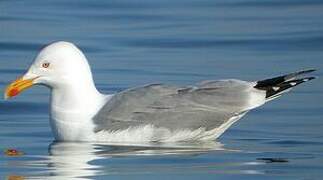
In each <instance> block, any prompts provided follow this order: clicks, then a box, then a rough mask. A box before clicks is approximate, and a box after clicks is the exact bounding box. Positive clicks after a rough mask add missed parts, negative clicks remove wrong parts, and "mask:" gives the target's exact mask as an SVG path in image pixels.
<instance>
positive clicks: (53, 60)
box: [5, 41, 94, 98]
mask: <svg viewBox="0 0 323 180" xmlns="http://www.w3.org/2000/svg"><path fill="white" fill-rule="evenodd" d="M33 84H42V85H45V86H48V87H50V88H52V89H56V88H58V89H59V88H66V87H69V86H70V87H72V86H73V87H74V88H82V87H85V86H87V87H88V86H92V85H93V78H92V73H91V70H90V66H89V64H88V62H87V59H86V57H85V56H84V54H83V53H82V52H81V51H80V50H79V49H78V48H77V47H76V46H75V45H74V44H72V43H69V42H64V41H59V42H54V43H52V44H49V45H48V46H46V47H45V48H43V49H42V50H41V51H40V52H39V54H38V55H37V57H36V58H35V60H34V62H33V64H32V65H31V66H30V68H29V70H28V71H27V73H26V74H25V75H24V76H22V77H21V78H19V79H17V80H16V81H14V82H12V83H11V84H10V85H9V86H8V87H7V89H6V92H5V98H9V97H12V96H15V95H17V94H19V93H20V92H21V91H23V90H24V89H27V88H28V87H30V86H32V85H33ZM93 86H94V85H93Z"/></svg>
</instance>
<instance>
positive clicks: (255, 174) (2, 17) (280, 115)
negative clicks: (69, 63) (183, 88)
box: [0, 0, 323, 180]
mask: <svg viewBox="0 0 323 180" xmlns="http://www.w3.org/2000/svg"><path fill="white" fill-rule="evenodd" d="M0 8H1V11H0V33H1V36H0V89H1V90H0V93H3V89H4V87H5V85H6V84H7V83H9V82H10V81H11V80H13V79H15V78H16V77H18V76H19V75H21V74H23V73H24V72H25V70H26V68H27V67H28V66H29V65H30V63H31V62H32V60H33V58H34V57H35V56H36V54H37V52H38V51H39V50H40V49H41V47H42V46H43V45H45V44H47V43H49V42H52V41H57V40H66V41H71V42H74V43H75V44H77V45H78V46H79V47H80V48H81V49H82V50H83V51H84V53H85V54H86V56H87V57H88V59H89V62H90V64H91V66H92V70H93V73H94V78H95V82H96V85H97V87H98V89H99V90H100V91H101V92H104V93H114V92H118V91H121V90H123V89H125V88H128V87H132V86H137V85H142V84H147V83H155V82H163V83H170V84H192V83H196V82H197V81H200V80H205V79H221V78H240V79H244V80H258V79H263V78H267V77H271V76H274V75H280V74H281V73H288V72H291V71H295V70H299V69H304V68H317V69H319V71H317V72H316V73H315V75H316V76H322V71H323V21H322V18H323V1H320V0H264V1H256V0H229V1H225V0H213V1H212V0H200V1H193V0H185V1H184V0H173V1H167V0H166V1H162V0H156V1H144V0H137V1H131V0H127V1H119V0H118V1H103V0H98V1H86V0H69V1H63V0H57V1H36V0H28V1H12V0H10V1H5V0H3V1H1V2H0ZM322 84H323V80H322V78H319V79H316V80H315V81H311V82H309V83H306V84H304V85H302V86H300V87H298V88H296V89H295V90H294V91H292V92H291V93H289V94H288V95H286V96H284V97H282V98H280V99H278V100H275V101H273V102H270V103H268V104H266V105H265V106H262V107H261V108H258V109H256V110H253V111H252V112H250V113H249V114H248V115H247V116H245V117H244V118H243V119H241V120H240V121H239V122H238V123H236V124H235V125H234V126H232V127H231V128H230V129H229V130H228V131H226V132H225V133H224V135H223V136H221V138H220V139H218V142H214V143H206V144H199V143H197V144H185V143H184V144H149V145H148V144H146V145H145V144H144V145H143V144H139V145H118V144H114V145H111V144H86V143H55V142H53V136H52V134H51V132H50V127H49V123H48V118H49V117H48V97H49V91H48V89H46V88H45V87H37V86H36V87H33V88H32V89H29V90H27V91H26V92H24V93H23V94H21V95H20V96H19V97H17V98H14V99H12V100H10V101H4V100H2V99H1V100H0V150H1V151H4V150H5V149H7V148H15V149H18V150H20V151H22V152H24V153H25V154H24V155H23V156H17V157H8V156H6V155H5V154H4V153H1V155H0V179H10V178H12V179H13V178H16V179H18V178H20V179H24V178H25V179H64V178H65V179H112V178H113V179H275V180H276V179H321V178H322V177H323V113H322V108H323V104H322V99H323V88H322V87H323V86H322ZM261 158H274V159H276V161H274V162H272V161H270V160H266V159H261ZM277 159H278V162H277ZM279 160H281V161H279Z"/></svg>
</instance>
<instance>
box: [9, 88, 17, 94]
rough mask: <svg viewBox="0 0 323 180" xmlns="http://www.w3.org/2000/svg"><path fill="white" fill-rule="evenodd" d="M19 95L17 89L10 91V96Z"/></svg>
mask: <svg viewBox="0 0 323 180" xmlns="http://www.w3.org/2000/svg"><path fill="white" fill-rule="evenodd" d="M17 94H19V90H18V89H16V88H14V89H11V90H10V91H9V96H16V95H17Z"/></svg>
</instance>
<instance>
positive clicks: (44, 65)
mask: <svg viewBox="0 0 323 180" xmlns="http://www.w3.org/2000/svg"><path fill="white" fill-rule="evenodd" d="M41 66H42V67H43V68H48V67H49V63H43V64H42V65H41Z"/></svg>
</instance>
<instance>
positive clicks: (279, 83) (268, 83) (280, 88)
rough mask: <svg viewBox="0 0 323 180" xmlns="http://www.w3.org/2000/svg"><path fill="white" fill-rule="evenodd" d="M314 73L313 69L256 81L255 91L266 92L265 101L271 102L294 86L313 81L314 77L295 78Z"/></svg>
mask: <svg viewBox="0 0 323 180" xmlns="http://www.w3.org/2000/svg"><path fill="white" fill-rule="evenodd" d="M313 71H315V70H314V69H310V70H304V71H299V72H295V73H290V74H286V75H283V76H278V77H275V78H271V79H265V80H262V81H258V82H257V84H256V86H254V87H255V88H257V89H261V90H265V91H266V99H267V100H272V99H275V98H277V97H279V96H280V95H282V94H283V93H285V92H287V91H289V90H291V88H293V87H294V86H297V85H299V84H301V83H304V82H307V81H310V80H312V79H315V77H304V78H297V77H299V76H301V75H304V74H307V73H311V72H313Z"/></svg>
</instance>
